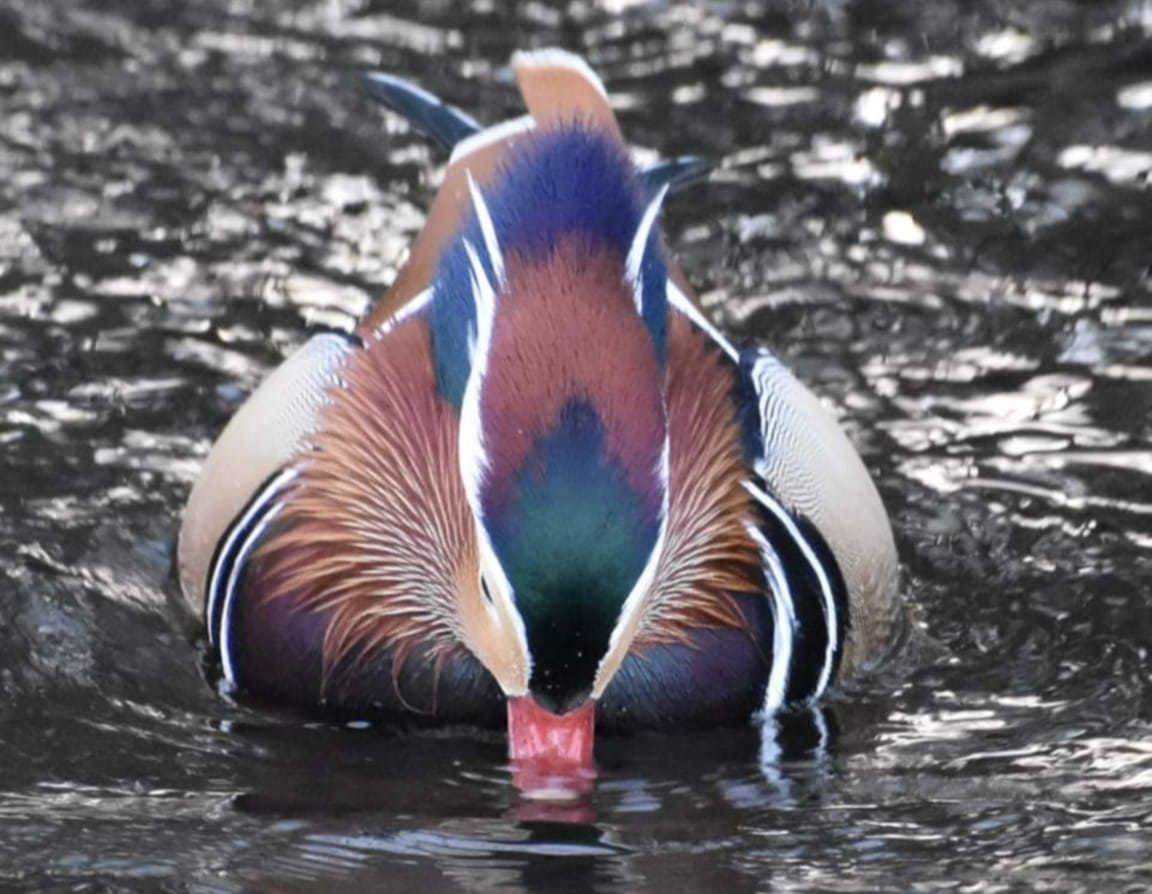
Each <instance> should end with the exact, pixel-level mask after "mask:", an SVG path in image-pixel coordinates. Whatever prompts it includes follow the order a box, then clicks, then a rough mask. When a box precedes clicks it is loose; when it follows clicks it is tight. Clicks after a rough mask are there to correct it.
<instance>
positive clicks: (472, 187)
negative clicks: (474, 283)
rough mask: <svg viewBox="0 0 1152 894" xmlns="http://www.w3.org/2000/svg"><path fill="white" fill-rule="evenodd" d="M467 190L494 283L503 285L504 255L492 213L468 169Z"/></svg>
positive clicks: (504, 279) (504, 280)
mask: <svg viewBox="0 0 1152 894" xmlns="http://www.w3.org/2000/svg"><path fill="white" fill-rule="evenodd" d="M467 174H468V192H469V194H470V195H471V196H472V205H473V207H474V208H475V209H476V219H477V220H478V221H479V222H480V232H481V234H483V236H484V249H485V251H487V252H488V260H489V262H491V264H492V272H493V273H495V274H496V285H498V286H500V287H503V286H504V284H505V283H506V282H507V278H506V277H505V276H504V255H503V253H502V252H501V251H500V242H499V241H498V240H497V239H496V225H495V224H494V223H493V222H492V214H491V212H489V211H488V203H487V202H485V201H484V193H482V192H481V191H480V187H479V186H477V185H476V178H474V177H473V176H472V172H471V171H468V172H467Z"/></svg>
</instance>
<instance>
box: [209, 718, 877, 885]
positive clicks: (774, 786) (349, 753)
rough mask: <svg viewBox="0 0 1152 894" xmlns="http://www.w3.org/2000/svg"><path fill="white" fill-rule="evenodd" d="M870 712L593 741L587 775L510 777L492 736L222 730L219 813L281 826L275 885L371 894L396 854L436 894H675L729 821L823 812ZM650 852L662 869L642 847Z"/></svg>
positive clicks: (730, 868)
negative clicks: (667, 890)
mask: <svg viewBox="0 0 1152 894" xmlns="http://www.w3.org/2000/svg"><path fill="white" fill-rule="evenodd" d="M873 714H874V712H871V711H868V710H864V713H863V714H861V709H859V708H858V707H857V706H848V707H845V706H842V705H837V706H836V707H835V708H829V707H824V708H820V709H816V710H806V711H799V712H795V713H789V714H785V715H780V716H777V717H774V718H771V719H769V720H765V721H764V722H762V723H761V724H759V725H754V726H748V727H744V728H738V729H722V730H710V731H696V732H685V733H681V734H678V735H667V734H656V733H643V734H636V735H630V736H611V735H605V736H603V737H601V738H600V739H599V740H598V741H597V750H596V758H597V760H596V764H597V766H596V770H595V771H593V770H590V769H584V770H580V771H574V770H572V769H571V768H569V769H564V768H556V767H545V766H540V765H532V764H526V763H524V762H517V763H512V764H508V763H507V762H506V759H505V757H504V748H505V746H504V742H503V741H502V737H501V736H498V735H493V736H491V737H485V736H484V735H483V734H476V736H475V738H471V737H469V736H466V735H463V734H460V735H456V736H453V737H446V736H442V735H435V736H429V735H424V734H414V733H412V732H411V731H407V732H390V731H387V730H380V729H376V730H358V731H357V730H348V729H343V728H340V727H335V726H331V727H323V726H304V727H302V726H299V725H287V726H282V727H272V726H241V725H234V726H233V727H232V728H231V730H230V733H231V735H232V736H233V737H234V738H235V739H236V740H237V746H238V747H237V750H238V751H239V752H240V753H241V756H243V757H244V758H245V759H244V760H243V761H242V763H243V764H244V765H245V766H244V767H243V780H244V784H245V788H246V790H245V791H244V792H243V793H241V794H238V795H235V796H234V797H233V798H232V801H231V804H232V807H233V809H234V810H235V811H236V812H237V813H238V814H241V815H253V814H256V815H259V816H260V818H261V828H264V829H267V828H268V824H267V818H268V817H270V816H271V817H275V818H277V819H278V820H279V822H276V823H274V824H273V826H274V827H275V828H276V830H277V832H276V835H275V836H273V838H274V839H275V840H271V839H269V837H268V836H267V835H264V836H263V837H262V839H261V842H260V847H261V848H266V849H268V850H269V854H268V859H269V862H268V866H267V871H268V872H269V873H272V874H275V875H278V876H281V877H283V875H284V874H285V873H287V874H289V875H292V874H294V873H295V872H296V871H297V870H299V871H300V872H304V871H305V869H306V870H307V874H308V875H309V876H310V877H311V878H313V879H315V878H316V876H317V873H319V874H320V875H321V876H327V875H328V874H329V871H330V872H331V874H333V875H337V874H338V875H340V876H341V877H345V878H347V877H348V874H349V872H350V870H351V871H352V873H353V874H354V875H355V876H356V877H357V878H358V879H359V878H360V877H361V876H363V878H364V879H365V883H366V884H367V882H368V881H370V880H372V879H374V878H375V876H376V874H377V873H378V872H379V873H385V872H386V871H388V867H390V866H392V865H393V864H394V863H395V859H396V855H398V854H399V855H404V856H406V857H407V858H412V859H415V862H414V863H412V865H411V868H412V870H413V872H415V873H416V874H417V875H419V876H421V877H424V876H427V877H426V878H423V880H422V881H421V884H425V883H427V884H431V885H432V886H433V888H435V889H437V890H455V889H456V888H457V887H459V889H460V890H469V889H472V888H474V887H475V886H481V887H491V886H511V887H512V888H513V889H515V890H531V891H553V890H589V891H599V890H627V889H630V888H632V887H633V886H634V885H635V884H639V883H640V882H639V880H644V881H645V882H646V883H647V887H648V888H649V889H651V887H652V886H651V882H652V881H653V880H654V879H656V878H663V879H664V882H663V883H666V884H668V885H669V886H670V887H671V888H672V889H674V890H675V889H677V885H678V881H677V880H678V879H679V880H680V881H683V874H684V873H686V872H688V873H689V874H690V872H691V870H690V867H687V866H686V865H682V864H681V863H680V862H679V861H680V860H681V859H687V855H688V854H691V853H697V852H698V851H699V849H701V848H703V849H706V850H709V851H711V850H715V851H717V853H718V855H722V854H725V853H727V852H728V848H729V845H730V841H731V818H732V816H733V815H739V816H741V817H743V820H742V821H743V822H748V823H752V824H753V825H756V826H759V827H763V828H765V829H768V828H771V827H772V826H773V825H774V824H777V823H779V822H781V820H780V816H781V814H779V813H778V811H790V810H791V808H794V807H796V806H797V805H803V804H812V803H817V802H819V801H820V800H822V799H823V798H824V797H825V795H826V794H828V792H829V789H830V787H831V786H833V785H835V784H836V779H837V774H836V773H835V772H833V770H834V766H835V764H836V760H837V758H836V755H837V753H838V751H839V750H840V749H841V748H842V747H847V748H848V750H854V749H855V748H858V747H861V739H862V737H863V739H864V740H867V739H868V738H869V737H870V736H871V733H870V732H869V731H870V730H872V729H874V728H875V722H874V721H875V719H876V718H875V717H874V716H873ZM509 783H511V785H510V784H509ZM734 812H735V813H734ZM712 817H719V818H725V817H727V819H726V820H724V821H723V822H722V823H721V824H720V825H719V826H717V825H714V824H713V823H712V821H711V819H710V818H712ZM649 839H652V840H658V841H660V842H661V843H662V844H661V847H660V848H658V849H657V851H659V852H660V853H665V852H666V853H667V854H668V855H670V856H667V857H665V858H661V857H659V854H657V853H655V852H653V851H652V850H651V848H650V847H648V846H646V845H644V846H638V844H637V843H639V842H644V841H648V840H649ZM424 858H427V859H424ZM557 858H563V860H562V864H561V863H560V862H557ZM245 862H247V860H245ZM710 862H711V863H713V864H714V865H713V869H714V870H715V871H717V872H722V873H723V874H724V877H725V880H726V881H725V890H733V891H743V890H748V891H753V890H756V884H755V883H754V881H755V880H752V879H750V878H749V877H747V876H746V875H745V874H744V873H743V871H742V870H741V869H740V865H741V863H740V861H739V859H737V858H736V857H735V856H733V857H732V859H731V860H729V859H728V858H726V857H722V856H717V858H716V860H714V861H710ZM417 867H419V871H417ZM561 867H562V871H559V870H560V869H561ZM710 871H711V870H710ZM433 876H435V877H436V879H438V880H434V879H433ZM256 881H258V880H256ZM761 881H763V879H761Z"/></svg>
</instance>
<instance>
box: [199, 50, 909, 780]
mask: <svg viewBox="0 0 1152 894" xmlns="http://www.w3.org/2000/svg"><path fill="white" fill-rule="evenodd" d="M512 68H513V70H514V72H515V76H516V79H517V83H518V86H519V89H520V93H521V94H522V96H523V99H524V102H525V105H526V106H527V110H528V112H527V114H526V115H524V116H523V117H520V118H516V119H514V120H511V121H507V122H504V123H502V124H497V125H495V126H492V127H488V128H486V129H485V128H481V127H480V126H479V125H478V124H477V123H476V122H475V121H474V120H473V119H472V118H470V117H469V116H467V115H466V114H464V113H463V112H461V111H459V110H457V109H455V108H453V107H451V106H448V105H446V104H444V103H443V102H441V101H440V100H438V99H436V98H435V97H433V96H431V95H430V94H428V93H426V92H425V91H423V90H421V89H420V88H418V87H415V86H412V85H410V84H407V83H406V82H404V81H401V80H399V79H397V78H393V77H390V76H387V75H372V76H370V77H369V80H368V83H369V87H370V90H371V92H372V93H373V94H374V95H375V96H376V97H377V98H378V99H381V100H382V101H384V102H385V103H387V104H388V105H390V106H391V107H392V108H393V109H395V110H396V111H399V112H400V113H401V114H403V115H405V116H406V117H407V118H408V119H409V121H410V123H411V124H412V125H413V126H415V127H416V128H417V129H420V130H423V131H425V132H426V133H428V134H430V135H431V136H433V137H435V138H437V139H438V140H440V141H441V142H442V143H444V144H445V145H446V146H448V147H450V148H451V150H452V151H451V159H450V162H449V164H448V167H447V169H446V171H445V174H444V178H443V183H442V185H441V187H440V189H439V191H438V193H437V195H436V197H435V199H434V200H433V202H432V205H431V208H430V210H429V212H428V216H427V221H426V223H425V226H424V228H423V230H422V231H421V232H420V234H419V235H418V237H417V238H416V240H415V242H414V244H413V245H412V248H411V251H410V253H409V256H408V258H407V261H406V263H405V265H404V266H403V267H402V269H401V270H400V271H399V273H398V275H397V277H396V280H395V282H394V284H393V285H392V286H391V288H390V289H389V291H388V292H387V294H386V295H385V296H384V299H383V301H382V302H381V303H380V304H379V306H378V307H376V308H375V309H374V310H373V311H372V312H371V313H370V314H369V315H368V316H367V318H366V319H365V320H364V321H363V322H362V323H361V324H360V325H359V327H358V328H357V330H356V331H355V333H354V334H347V335H338V334H332V333H326V334H320V335H316V336H314V337H313V338H312V339H311V340H310V341H308V342H307V343H306V344H305V345H304V346H303V347H301V348H300V349H299V350H298V351H297V352H296V353H295V354H293V355H292V356H291V357H289V359H288V360H286V361H285V362H284V364H283V365H282V366H280V367H279V368H278V369H277V370H276V371H274V372H273V373H272V374H271V375H270V376H268V378H267V379H266V380H265V381H264V382H263V383H262V384H261V385H260V387H259V388H258V389H257V390H256V391H255V393H254V394H252V395H251V397H250V398H249V399H248V400H247V401H246V402H245V403H244V404H243V406H242V407H241V408H240V409H239V411H238V412H237V413H236V415H235V416H234V418H233V419H232V420H231V422H229V424H228V425H227V427H226V428H225V429H224V431H223V433H222V434H221V435H220V437H219V440H217V442H216V443H215V445H214V447H213V448H212V450H211V452H210V453H209V455H208V458H207V460H206V462H205V464H204V468H203V471H202V473H201V475H200V477H199V479H198V481H197V482H196V484H195V486H194V487H193V489H192V492H191V495H190V498H189V501H188V505H187V508H186V510H185V513H184V517H183V524H182V528H181V532H180V537H179V544H178V549H179V575H180V581H181V587H182V589H183V592H184V594H185V596H186V598H187V599H188V600H189V601H190V602H191V603H192V604H193V606H194V607H195V608H196V609H197V610H198V611H201V612H202V613H203V618H204V622H205V624H206V627H207V636H208V641H209V643H210V647H211V649H212V651H213V653H214V654H215V655H216V656H218V659H219V666H220V671H221V674H222V683H223V685H224V686H225V687H227V688H229V689H233V690H239V691H243V692H245V693H248V694H251V695H252V696H255V697H257V698H260V699H264V700H271V701H273V702H279V703H286V704H291V705H295V706H300V707H304V708H316V709H324V710H328V711H334V712H337V713H339V714H341V715H343V716H349V715H355V716H371V717H376V718H393V719H402V718H408V719H409V720H411V721H415V722H430V723H437V724H470V725H481V726H503V725H504V724H505V723H506V724H507V729H508V734H509V742H510V750H511V753H512V756H513V757H514V758H518V757H531V756H534V755H544V756H555V757H559V758H561V759H572V760H574V761H577V762H579V761H586V760H587V759H588V758H589V756H590V754H591V747H592V740H593V730H594V729H602V730H606V731H624V730H631V729H641V728H645V729H665V730H667V729H676V728H684V727H701V726H709V725H716V724H733V723H740V722H746V721H747V720H748V719H749V718H754V717H757V716H764V715H771V714H772V713H773V712H776V711H779V710H782V709H788V708H791V707H795V706H803V705H809V704H811V703H813V702H814V701H816V700H818V699H820V698H821V696H823V695H824V694H825V693H826V692H827V691H828V689H829V687H830V686H831V685H832V684H833V683H834V681H836V680H837V678H838V676H844V675H846V674H851V673H856V672H858V671H860V670H861V669H863V668H865V667H867V666H869V665H870V664H872V663H875V662H876V661H877V660H878V659H879V657H880V656H882V655H883V654H884V653H885V651H886V650H887V649H888V648H889V646H890V644H891V642H892V640H893V636H894V633H895V631H896V629H897V627H898V626H899V624H898V620H899V618H900V617H901V609H900V599H899V596H898V588H897V559H896V552H895V547H894V544H893V537H892V532H891V528H890V525H889V522H888V518H887V515H886V513H885V510H884V507H883V505H882V503H881V500H880V498H879V496H878V494H877V491H876V489H875V487H874V485H873V482H872V480H871V478H870V477H869V475H868V472H867V471H866V470H865V467H864V465H863V463H862V462H861V460H860V458H859V456H858V455H857V453H856V451H855V450H854V449H853V447H852V445H851V443H850V442H849V440H848V438H847V437H846V436H845V434H844V433H843V432H842V431H841V429H840V428H839V426H838V424H837V423H836V422H835V421H834V419H833V418H832V417H831V416H830V415H829V413H828V412H827V411H826V410H825V409H824V408H823V406H822V405H821V404H820V402H819V401H818V400H817V399H816V397H815V396H814V395H813V394H812V393H811V392H810V391H808V390H807V389H806V388H805V387H804V386H803V385H801V384H800V383H799V382H798V381H797V380H796V379H795V378H794V377H793V376H792V375H791V374H790V373H789V372H788V371H787V370H786V369H785V368H784V367H783V366H782V365H781V363H780V362H779V361H778V360H777V358H776V357H775V356H774V355H773V354H772V353H770V352H769V351H767V350H765V349H763V348H752V349H744V350H738V349H737V348H736V347H734V346H733V345H732V344H731V343H730V342H729V341H728V340H727V339H726V338H725V337H724V336H723V335H722V334H721V333H720V332H719V331H718V330H717V328H716V327H715V326H714V325H713V324H712V323H711V322H710V321H709V320H708V319H707V317H706V316H705V315H704V313H703V312H702V311H701V310H700V308H699V306H698V305H697V303H696V300H695V299H694V297H693V295H692V292H691V289H690V287H689V285H688V283H687V281H686V279H685V277H684V275H683V273H682V272H681V270H680V269H679V268H678V266H677V265H676V263H675V262H674V261H673V260H672V258H671V257H670V256H669V254H668V252H667V250H666V249H665V247H664V243H663V240H662V238H661V236H660V233H659V219H660V210H661V204H662V201H663V199H664V196H665V194H666V193H667V191H668V189H669V187H672V186H675V185H677V183H679V182H680V181H681V180H683V179H684V178H685V177H687V176H691V175H693V174H695V173H698V172H699V170H698V166H697V165H696V164H695V162H694V161H693V160H692V159H687V160H678V161H673V162H665V163H662V164H657V165H655V166H652V167H649V168H647V169H644V170H638V169H637V168H636V167H635V166H634V164H633V162H632V160H631V157H630V155H629V152H628V149H627V147H626V145H625V143H624V140H623V138H622V136H621V132H620V129H619V127H618V124H617V121H616V118H615V115H614V113H613V111H612V108H611V105H610V104H609V101H608V98H607V94H606V93H605V89H604V87H603V85H602V83H601V82H600V80H599V79H598V78H597V77H596V75H595V74H594V73H593V72H592V71H591V70H590V69H589V67H588V66H587V65H586V64H585V63H584V62H583V61H582V60H581V59H580V58H578V57H576V56H573V55H571V54H569V53H566V52H563V51H560V50H543V51H535V52H527V53H518V54H516V55H515V56H514V57H513V61H512Z"/></svg>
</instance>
